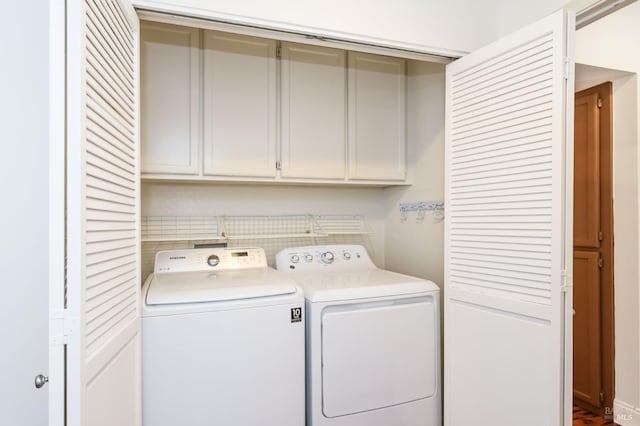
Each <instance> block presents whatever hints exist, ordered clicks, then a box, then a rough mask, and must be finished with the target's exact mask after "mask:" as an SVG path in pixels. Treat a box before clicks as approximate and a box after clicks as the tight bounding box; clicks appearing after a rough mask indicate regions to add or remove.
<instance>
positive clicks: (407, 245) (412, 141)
mask: <svg viewBox="0 0 640 426" xmlns="http://www.w3.org/2000/svg"><path fill="white" fill-rule="evenodd" d="M444 71H445V67H444V66H443V65H440V64H429V63H424V62H422V63H421V62H411V63H409V67H408V79H407V111H408V114H407V139H408V144H409V146H408V152H407V159H408V166H409V171H410V179H411V181H412V182H413V185H412V186H410V187H394V188H388V189H386V190H385V196H386V211H387V216H386V223H385V225H386V226H385V244H384V247H385V265H386V267H387V269H390V270H392V271H397V272H402V273H405V274H409V275H415V276H417V277H422V278H427V279H430V280H432V281H434V282H435V283H436V284H438V285H439V286H442V285H443V281H444V265H443V262H444V257H443V243H444V234H443V232H444V222H443V221H442V220H439V219H437V218H435V217H434V214H433V212H427V213H426V215H425V217H424V220H423V221H422V222H420V221H419V220H418V217H417V214H416V213H408V214H407V218H406V220H405V221H403V220H402V217H401V214H400V203H406V202H414V201H442V200H443V199H444V92H445V81H444Z"/></svg>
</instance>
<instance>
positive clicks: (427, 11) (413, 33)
mask: <svg viewBox="0 0 640 426" xmlns="http://www.w3.org/2000/svg"><path fill="white" fill-rule="evenodd" d="M547 1H548V2H549V1H552V0H547ZM556 1H557V0H556ZM503 2H504V3H505V4H506V3H507V2H506V1H505V0H482V1H469V0H447V1H442V0H398V1H369V0H350V1H341V0H324V1H305V0H271V1H263V0H244V1H236V0H213V1H212V0H164V1H155V0H133V3H134V5H135V6H136V7H142V8H146V9H156V10H162V11H173V12H180V13H182V14H188V15H192V16H200V17H209V18H215V19H220V20H224V21H227V22H241V23H245V24H253V25H257V26H261V27H266V28H273V29H281V30H291V31H298V32H302V33H308V34H322V35H327V36H333V37H337V38H342V39H346V40H358V41H368V42H371V43H374V44H379V45H389V44H393V45H396V46H403V47H405V48H408V49H413V50H418V51H430V52H441V53H444V54H446V55H450V56H460V54H462V53H464V52H468V51H471V50H473V49H475V48H477V47H480V46H482V45H484V44H487V43H488V42H490V41H491V40H494V39H496V38H498V37H499V35H500V30H501V25H499V24H498V22H499V20H500V19H501V16H500V15H499V14H498V13H497V11H498V9H499V7H501V6H502V3H503ZM515 3H517V4H519V5H523V4H526V3H533V4H534V5H535V4H536V2H527V1H525V0H519V1H518V2H515ZM513 9H514V10H517V8H513ZM529 9H536V7H529ZM546 9H548V7H545V8H543V10H545V11H546Z"/></svg>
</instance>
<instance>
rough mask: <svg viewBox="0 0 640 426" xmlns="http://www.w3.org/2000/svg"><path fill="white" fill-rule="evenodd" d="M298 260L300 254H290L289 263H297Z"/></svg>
mask: <svg viewBox="0 0 640 426" xmlns="http://www.w3.org/2000/svg"><path fill="white" fill-rule="evenodd" d="M298 262H300V256H298V255H297V254H294V255H293V256H291V263H298Z"/></svg>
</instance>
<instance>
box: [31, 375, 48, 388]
mask: <svg viewBox="0 0 640 426" xmlns="http://www.w3.org/2000/svg"><path fill="white" fill-rule="evenodd" d="M48 382H49V378H48V377H47V376H44V375H42V374H38V375H37V376H36V379H35V380H34V383H35V385H36V389H40V388H41V387H43V386H44V385H46V384H47V383H48Z"/></svg>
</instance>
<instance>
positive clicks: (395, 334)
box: [322, 296, 439, 417]
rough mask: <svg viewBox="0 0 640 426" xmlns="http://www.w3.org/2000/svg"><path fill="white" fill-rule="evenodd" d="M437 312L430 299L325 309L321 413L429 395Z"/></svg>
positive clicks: (432, 382) (336, 414) (344, 411)
mask: <svg viewBox="0 0 640 426" xmlns="http://www.w3.org/2000/svg"><path fill="white" fill-rule="evenodd" d="M437 312H438V310H437V302H436V301H435V299H434V297H433V296H428V297H420V298H412V299H400V300H389V301H385V302H373V303H359V304H351V305H340V306H335V307H330V308H327V309H325V311H324V312H323V315H322V364H323V367H322V396H323V398H322V399H323V402H322V411H323V414H324V415H325V416H326V417H339V416H345V415H349V414H355V413H361V412H365V411H370V410H376V409H380V408H384V407H389V406H392V405H397V404H402V403H405V402H409V401H415V400H418V399H423V398H429V397H431V396H433V395H434V394H435V392H436V384H437V368H439V367H438V356H437V352H436V351H437V347H438V346H437V339H438V338H439V337H438V332H437V327H438V313H437Z"/></svg>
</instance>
